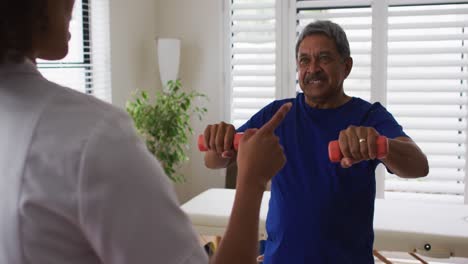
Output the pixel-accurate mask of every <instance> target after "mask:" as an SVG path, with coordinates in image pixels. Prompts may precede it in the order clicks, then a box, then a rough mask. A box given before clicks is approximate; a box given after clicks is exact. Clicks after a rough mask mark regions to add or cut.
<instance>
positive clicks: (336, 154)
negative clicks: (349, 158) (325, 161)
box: [328, 136, 388, 162]
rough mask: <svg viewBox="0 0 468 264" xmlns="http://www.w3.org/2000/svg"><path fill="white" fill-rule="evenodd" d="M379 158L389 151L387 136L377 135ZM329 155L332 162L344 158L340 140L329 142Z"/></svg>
mask: <svg viewBox="0 0 468 264" xmlns="http://www.w3.org/2000/svg"><path fill="white" fill-rule="evenodd" d="M376 143H377V158H378V159H381V158H385V156H387V153H388V139H387V137H385V136H378V137H377V141H376ZM328 157H329V158H330V161H331V162H339V161H340V160H341V159H342V158H343V154H342V153H341V150H340V144H339V142H338V140H333V141H330V143H329V144H328Z"/></svg>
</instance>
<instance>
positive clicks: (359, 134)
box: [338, 126, 379, 168]
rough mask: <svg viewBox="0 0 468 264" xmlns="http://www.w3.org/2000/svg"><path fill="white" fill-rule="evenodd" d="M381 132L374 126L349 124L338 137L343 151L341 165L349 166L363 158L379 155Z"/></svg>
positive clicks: (372, 157) (367, 158) (368, 158)
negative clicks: (378, 138) (378, 140)
mask: <svg viewBox="0 0 468 264" xmlns="http://www.w3.org/2000/svg"><path fill="white" fill-rule="evenodd" d="M378 136H379V132H377V130H375V129H374V128H373V127H358V126H349V127H348V128H347V129H345V130H342V131H341V132H340V137H339V139H338V141H339V144H340V149H341V153H342V154H343V158H342V159H341V166H342V167H343V168H349V167H351V166H352V165H353V164H355V163H358V162H361V161H363V160H370V159H375V158H376V157H377V137H378Z"/></svg>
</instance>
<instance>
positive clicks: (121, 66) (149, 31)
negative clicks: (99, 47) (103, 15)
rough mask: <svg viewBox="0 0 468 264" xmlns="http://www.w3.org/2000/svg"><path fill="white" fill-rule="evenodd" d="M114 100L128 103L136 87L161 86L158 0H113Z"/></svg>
mask: <svg viewBox="0 0 468 264" xmlns="http://www.w3.org/2000/svg"><path fill="white" fill-rule="evenodd" d="M109 2H110V14H109V15H110V33H111V34H110V40H111V80H112V102H113V104H115V105H116V106H119V107H124V106H125V102H126V101H127V100H128V99H129V98H130V95H131V93H132V91H134V90H135V89H145V90H151V89H156V88H159V87H160V86H157V85H158V84H159V77H158V74H157V70H156V61H155V56H156V55H155V49H156V48H155V45H154V38H155V35H156V12H155V10H156V0H134V1H128V0H110V1H109Z"/></svg>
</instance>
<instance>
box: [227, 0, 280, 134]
mask: <svg viewBox="0 0 468 264" xmlns="http://www.w3.org/2000/svg"><path fill="white" fill-rule="evenodd" d="M275 12H276V1H275V0H257V1H256V0H232V1H231V5H230V43H229V44H230V67H231V71H230V92H231V100H232V102H231V122H232V123H233V124H234V126H235V127H239V126H241V125H242V124H244V123H245V122H246V121H247V120H248V119H249V118H250V117H251V116H252V115H254V114H255V113H256V112H257V111H258V110H260V109H261V108H262V107H264V106H265V105H267V104H268V103H270V102H271V101H273V100H274V99H275V95H276V66H275V63H276V19H275Z"/></svg>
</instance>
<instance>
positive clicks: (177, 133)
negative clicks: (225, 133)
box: [126, 80, 207, 183]
mask: <svg viewBox="0 0 468 264" xmlns="http://www.w3.org/2000/svg"><path fill="white" fill-rule="evenodd" d="M197 98H205V99H206V96H205V95H204V94H201V93H198V92H194V91H191V92H184V91H182V84H181V82H180V80H176V81H169V82H168V83H167V87H166V89H164V91H158V92H156V96H155V99H154V101H153V100H151V99H150V98H149V96H148V93H147V92H145V91H140V92H137V93H135V94H134V96H133V100H130V101H128V102H127V106H126V110H127V112H128V113H129V114H130V116H131V117H132V119H133V121H134V123H135V126H136V129H137V130H138V132H139V133H140V134H141V136H142V137H143V139H144V140H145V142H146V146H147V148H148V150H149V151H150V152H151V153H152V154H153V155H154V156H155V157H156V158H157V159H158V160H159V161H160V162H161V164H162V167H163V169H164V171H165V172H166V174H167V176H168V177H169V178H170V179H171V180H172V181H174V182H176V183H180V182H184V181H185V177H184V175H182V174H181V173H179V172H178V170H177V169H178V168H179V167H180V166H181V165H182V163H183V162H185V161H187V160H188V156H187V154H186V150H188V148H189V136H190V135H192V134H193V129H192V127H191V126H190V116H191V115H192V114H196V115H197V117H198V119H199V120H201V119H202V117H203V115H204V114H205V113H206V112H207V109H206V108H205V107H202V108H201V107H198V106H194V104H193V102H194V100H195V99H197ZM152 101H153V102H152Z"/></svg>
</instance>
